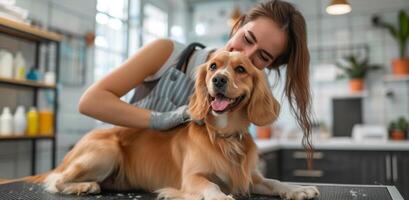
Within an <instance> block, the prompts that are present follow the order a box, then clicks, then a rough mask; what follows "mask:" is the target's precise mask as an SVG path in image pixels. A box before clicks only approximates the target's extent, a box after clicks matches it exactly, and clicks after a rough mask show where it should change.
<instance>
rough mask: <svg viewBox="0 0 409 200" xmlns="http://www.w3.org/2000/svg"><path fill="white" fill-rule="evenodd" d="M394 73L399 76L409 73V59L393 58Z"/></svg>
mask: <svg viewBox="0 0 409 200" xmlns="http://www.w3.org/2000/svg"><path fill="white" fill-rule="evenodd" d="M392 73H393V75H397V76H402V75H409V59H407V58H397V59H394V60H392Z"/></svg>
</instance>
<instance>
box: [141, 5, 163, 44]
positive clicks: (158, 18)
mask: <svg viewBox="0 0 409 200" xmlns="http://www.w3.org/2000/svg"><path fill="white" fill-rule="evenodd" d="M143 12H144V18H143V35H142V39H143V43H144V44H146V43H149V42H151V41H153V40H155V39H158V38H163V37H167V35H168V34H167V33H168V15H167V14H166V12H164V11H163V10H161V9H159V8H158V7H156V6H154V5H152V4H146V5H145V6H144V7H143Z"/></svg>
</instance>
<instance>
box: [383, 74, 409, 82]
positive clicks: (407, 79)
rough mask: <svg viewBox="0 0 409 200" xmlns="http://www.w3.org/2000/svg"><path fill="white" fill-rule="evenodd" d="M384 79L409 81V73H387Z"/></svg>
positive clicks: (388, 80)
mask: <svg viewBox="0 0 409 200" xmlns="http://www.w3.org/2000/svg"><path fill="white" fill-rule="evenodd" d="M383 80H384V81H386V82H399V81H409V75H401V76H398V75H387V76H385V77H384V79H383Z"/></svg>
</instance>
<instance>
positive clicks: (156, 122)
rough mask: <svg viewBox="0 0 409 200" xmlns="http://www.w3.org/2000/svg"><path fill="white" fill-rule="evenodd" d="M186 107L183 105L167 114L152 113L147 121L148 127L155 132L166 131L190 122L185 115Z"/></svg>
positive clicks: (187, 115)
mask: <svg viewBox="0 0 409 200" xmlns="http://www.w3.org/2000/svg"><path fill="white" fill-rule="evenodd" d="M187 109H188V106H187V105H184V106H181V107H179V108H177V109H176V110H173V111H168V112H156V111H152V112H151V116H150V121H149V127H150V128H152V129H155V130H162V131H163V130H168V129H171V128H173V127H176V126H178V125H180V124H183V123H186V122H188V121H190V116H189V114H188V113H187Z"/></svg>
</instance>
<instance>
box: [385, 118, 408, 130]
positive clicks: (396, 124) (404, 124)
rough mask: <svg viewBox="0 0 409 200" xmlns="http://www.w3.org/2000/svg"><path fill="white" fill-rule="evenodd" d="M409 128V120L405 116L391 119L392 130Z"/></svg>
mask: <svg viewBox="0 0 409 200" xmlns="http://www.w3.org/2000/svg"><path fill="white" fill-rule="evenodd" d="M408 129H409V122H408V121H407V120H406V119H405V118H404V117H399V118H398V119H397V120H395V121H391V123H390V124H389V130H390V131H394V130H396V131H403V132H406V131H407V130H408Z"/></svg>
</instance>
